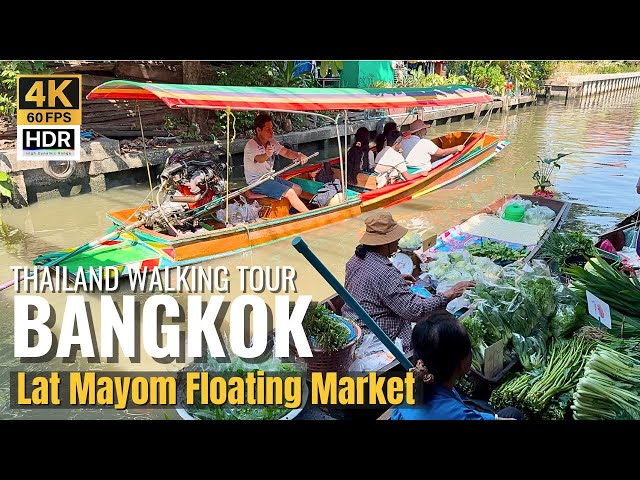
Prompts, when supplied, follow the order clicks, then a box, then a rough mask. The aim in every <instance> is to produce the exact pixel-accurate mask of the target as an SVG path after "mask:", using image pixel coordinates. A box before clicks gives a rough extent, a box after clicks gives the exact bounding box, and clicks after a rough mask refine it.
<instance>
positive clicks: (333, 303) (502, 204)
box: [321, 194, 571, 380]
mask: <svg viewBox="0 0 640 480" xmlns="http://www.w3.org/2000/svg"><path fill="white" fill-rule="evenodd" d="M526 202H529V203H526ZM509 203H518V204H522V203H524V204H525V206H526V207H527V208H526V209H525V210H527V211H531V212H532V213H530V214H529V216H528V219H529V220H531V221H541V222H542V223H540V224H537V225H536V224H527V223H524V222H523V221H522V220H524V219H525V218H524V216H523V218H521V219H520V221H512V220H506V219H504V218H502V216H503V212H504V211H505V209H506V206H507V205H508V204H509ZM570 206H571V204H570V203H569V202H565V201H563V200H557V199H551V198H541V197H538V196H535V195H515V194H511V195H504V196H502V197H500V198H499V199H497V200H495V201H493V202H491V203H490V204H488V205H487V206H485V207H484V208H482V209H481V210H479V211H478V213H477V214H475V215H473V216H471V217H470V218H469V219H467V220H465V221H463V222H461V223H460V224H458V225H455V226H453V227H451V228H449V229H447V230H446V231H444V232H442V233H441V234H439V235H433V236H432V237H430V238H427V239H425V240H424V242H423V246H422V248H419V249H417V250H416V251H415V254H416V256H417V257H418V259H419V260H421V261H425V260H429V259H430V258H433V257H435V256H437V255H438V254H442V253H452V252H457V251H461V250H467V251H469V250H471V251H469V253H471V252H472V251H473V249H474V248H478V246H480V245H482V243H483V242H484V241H487V240H489V241H491V242H493V243H494V244H499V245H500V246H501V249H504V251H505V252H508V251H511V252H519V255H518V256H519V257H520V258H524V259H525V261H528V260H531V259H532V258H533V257H534V256H535V255H536V254H537V253H538V250H539V249H540V247H541V245H542V244H543V243H544V241H545V239H546V238H547V237H548V236H549V235H550V234H551V232H553V231H554V230H555V229H557V228H558V226H559V225H560V224H561V222H562V221H563V220H564V218H565V217H566V215H567V214H568V213H569V209H570ZM532 208H533V209H534V210H531V209H532ZM546 209H548V210H546ZM533 213H535V215H537V218H535V217H534V216H533ZM479 233H482V234H479ZM485 233H486V234H485ZM516 239H521V241H522V243H518V242H516V241H515V240H516ZM486 253H487V254H488V255H496V254H497V253H498V248H497V247H493V248H492V249H487V251H486ZM472 254H473V255H479V254H480V255H481V256H484V254H483V253H482V252H478V253H472ZM500 254H501V255H505V256H506V253H503V252H501V253H500ZM489 258H491V257H489ZM514 259H515V256H514ZM493 262H495V263H507V262H501V261H500V260H498V262H496V260H493ZM489 263H490V264H491V262H489ZM509 263H510V262H509ZM493 267H495V265H493ZM418 273H419V271H414V276H416V277H417V275H418ZM459 280H466V279H465V278H460V279H458V280H456V281H459ZM456 281H453V283H455V282H456ZM426 285H427V286H429V285H433V283H431V282H426ZM413 288H414V291H415V292H416V293H418V294H419V295H424V296H428V295H431V293H430V292H429V290H428V289H427V287H425V286H424V284H422V283H420V284H416V285H415V286H414V287H413ZM428 288H429V289H431V287H428ZM431 291H433V290H432V289H431ZM321 303H322V304H323V305H325V306H326V307H327V308H329V309H330V310H331V311H333V312H335V313H337V314H340V313H341V309H342V306H343V305H344V300H343V299H342V298H340V296H339V295H333V296H331V297H329V298H327V299H325V300H323V301H322V302H321ZM457 313H462V311H459V312H457ZM411 355H412V352H408V353H407V356H408V357H411ZM401 368H402V367H401V365H400V363H399V362H398V361H397V360H392V361H390V362H389V363H388V364H387V365H386V366H384V367H383V368H382V369H380V370H379V372H388V371H395V370H400V369H401ZM479 378H482V379H483V380H486V379H485V378H483V377H482V376H481V375H479Z"/></svg>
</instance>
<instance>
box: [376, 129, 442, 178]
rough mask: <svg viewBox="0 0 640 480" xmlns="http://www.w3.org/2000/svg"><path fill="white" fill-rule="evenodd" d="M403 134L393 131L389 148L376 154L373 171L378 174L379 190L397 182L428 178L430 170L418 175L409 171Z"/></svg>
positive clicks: (388, 144) (388, 141) (388, 137)
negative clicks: (402, 145)
mask: <svg viewBox="0 0 640 480" xmlns="http://www.w3.org/2000/svg"><path fill="white" fill-rule="evenodd" d="M401 142H402V134H401V133H400V132H399V131H398V130H392V131H391V132H389V134H388V135H387V146H386V147H384V148H383V149H382V151H380V152H378V154H376V158H375V160H376V166H375V168H374V169H373V171H374V172H376V173H377V174H378V177H377V178H376V180H377V185H376V186H377V188H380V187H384V186H385V185H387V184H389V183H394V182H395V181H397V180H400V181H401V180H403V179H404V180H413V179H414V178H418V177H426V176H427V175H428V174H429V171H428V170H420V171H419V172H416V173H409V172H408V171H407V162H406V161H405V159H404V157H403V156H402V153H401V152H402V148H401Z"/></svg>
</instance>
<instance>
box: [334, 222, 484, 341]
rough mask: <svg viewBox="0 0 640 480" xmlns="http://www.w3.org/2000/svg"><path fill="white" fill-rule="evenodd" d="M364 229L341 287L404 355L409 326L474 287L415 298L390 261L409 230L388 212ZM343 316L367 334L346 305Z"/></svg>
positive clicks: (462, 286)
mask: <svg viewBox="0 0 640 480" xmlns="http://www.w3.org/2000/svg"><path fill="white" fill-rule="evenodd" d="M365 225H366V231H365V233H364V235H363V236H362V238H360V245H358V247H357V248H356V251H355V254H354V255H353V256H352V257H351V258H350V259H349V261H348V262H347V264H346V276H345V285H344V286H345V288H346V289H347V291H348V292H349V293H350V294H351V295H352V296H353V298H354V299H355V300H356V301H357V302H358V303H359V304H360V305H361V306H362V308H364V310H365V311H366V312H367V313H368V314H369V315H370V316H371V318H372V319H373V320H374V321H375V322H376V323H377V324H378V325H379V326H380V328H382V330H383V331H384V332H385V333H386V334H387V335H388V336H389V338H391V340H395V339H396V338H400V339H401V340H402V347H403V349H404V351H405V352H406V351H408V350H409V349H410V348H411V323H412V322H421V321H424V320H425V319H426V318H427V317H428V316H429V314H430V313H432V312H434V311H436V310H439V309H443V308H445V307H446V306H447V303H449V302H450V301H451V300H453V299H454V298H456V297H459V296H460V295H462V293H463V292H464V290H465V289H466V288H468V287H471V286H473V285H475V284H474V283H473V282H458V283H457V284H455V285H454V286H453V287H451V288H450V289H449V290H447V291H445V292H443V293H439V294H436V295H433V296H432V297H429V298H425V297H421V296H420V295H416V294H415V293H413V292H412V291H411V289H410V288H409V284H408V283H407V280H413V278H412V277H410V276H409V278H407V277H405V276H403V275H402V274H401V273H400V271H399V270H398V269H397V268H396V267H394V266H393V264H392V263H391V261H390V260H389V257H391V256H392V255H393V254H394V253H395V252H396V251H397V250H398V241H399V240H400V239H401V238H402V237H403V236H404V235H405V234H406V233H407V231H408V230H407V229H406V228H405V227H403V226H402V225H399V224H398V223H397V222H396V221H395V220H394V219H393V217H392V216H391V214H390V213H389V212H379V213H374V214H373V215H369V216H368V217H367V218H366V220H365ZM342 315H343V316H344V317H347V318H350V319H352V320H354V321H356V322H357V323H358V325H360V327H361V328H362V329H363V333H367V332H368V331H369V329H368V328H367V326H366V325H365V324H364V323H363V322H362V321H361V320H360V319H359V318H358V316H357V315H356V314H355V312H354V311H353V310H352V309H351V308H350V307H349V306H348V305H345V306H344V307H342Z"/></svg>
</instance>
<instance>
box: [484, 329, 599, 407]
mask: <svg viewBox="0 0 640 480" xmlns="http://www.w3.org/2000/svg"><path fill="white" fill-rule="evenodd" d="M594 345H595V344H594V342H590V341H587V340H585V339H583V338H572V339H570V340H561V341H554V342H553V343H552V345H551V347H550V348H549V355H548V359H547V364H546V366H545V367H544V368H541V369H538V370H531V371H528V372H526V373H524V374H522V375H519V376H517V377H515V378H513V379H512V380H510V381H508V382H505V383H504V384H502V385H501V386H500V387H499V388H497V389H495V390H494V391H493V392H492V394H491V398H490V403H491V405H492V406H493V407H494V408H503V407H505V406H513V407H516V408H518V409H520V410H522V411H523V412H524V413H525V414H526V415H527V416H528V417H529V418H538V419H540V418H548V419H558V418H562V417H563V416H564V409H565V408H566V405H567V403H568V397H570V393H571V391H572V390H573V389H574V388H576V385H577V384H578V380H579V379H580V377H581V376H582V374H583V372H584V368H585V364H586V363H587V358H588V356H589V352H590V351H591V350H592V348H593V347H594Z"/></svg>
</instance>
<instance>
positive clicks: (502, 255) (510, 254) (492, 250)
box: [466, 239, 529, 262]
mask: <svg viewBox="0 0 640 480" xmlns="http://www.w3.org/2000/svg"><path fill="white" fill-rule="evenodd" d="M466 248H467V250H468V251H469V253H470V254H471V255H475V256H477V257H489V258H490V259H491V260H493V261H494V262H514V261H516V260H518V259H519V258H523V257H526V256H527V254H528V253H529V252H528V251H527V247H520V248H518V249H513V248H510V247H508V246H507V245H505V244H503V243H500V242H494V241H493V240H485V239H482V240H481V243H480V245H469V246H468V247H466Z"/></svg>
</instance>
